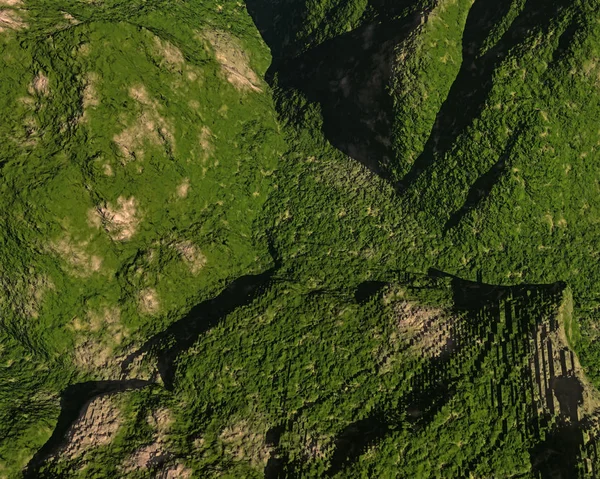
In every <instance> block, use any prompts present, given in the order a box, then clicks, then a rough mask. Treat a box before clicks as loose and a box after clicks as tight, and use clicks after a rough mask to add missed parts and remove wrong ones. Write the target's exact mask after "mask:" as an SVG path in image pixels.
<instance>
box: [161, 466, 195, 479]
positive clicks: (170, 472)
mask: <svg viewBox="0 0 600 479" xmlns="http://www.w3.org/2000/svg"><path fill="white" fill-rule="evenodd" d="M192 472H193V471H192V470H191V469H189V468H187V467H185V466H184V465H183V464H175V465H173V466H169V467H167V468H166V469H163V470H162V471H160V472H159V473H158V474H157V475H156V479H188V478H190V477H192Z"/></svg>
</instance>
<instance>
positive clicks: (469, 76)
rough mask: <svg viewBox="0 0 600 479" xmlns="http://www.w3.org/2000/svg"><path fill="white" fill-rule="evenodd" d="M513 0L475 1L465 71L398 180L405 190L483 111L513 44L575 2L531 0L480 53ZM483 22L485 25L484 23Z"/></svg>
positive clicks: (466, 36) (466, 40) (565, 41)
mask: <svg viewBox="0 0 600 479" xmlns="http://www.w3.org/2000/svg"><path fill="white" fill-rule="evenodd" d="M511 3H512V0H502V1H500V2H496V3H495V4H494V5H493V7H495V9H494V8H490V4H489V2H486V1H485V0H476V2H475V3H474V4H473V6H472V7H471V10H470V12H469V16H468V18H467V23H466V25H465V31H464V34H463V62H462V66H461V69H460V72H459V74H458V76H457V77H456V79H455V81H454V83H453V85H452V88H451V89H450V92H449V94H448V97H447V98H446V101H445V102H444V104H443V105H442V107H441V109H440V111H439V112H438V115H437V118H436V121H435V124H434V127H433V130H432V131H431V134H430V136H429V140H428V141H427V143H426V145H425V147H424V150H423V152H422V153H421V155H420V156H419V157H418V158H417V159H416V161H415V162H414V164H413V166H412V167H411V169H410V171H409V172H408V173H407V174H406V175H405V176H404V178H402V180H400V182H399V184H398V187H399V189H400V190H401V191H404V190H405V189H407V188H409V187H410V186H411V185H413V184H414V183H415V181H416V180H417V178H418V177H419V176H420V175H421V173H422V172H423V171H425V170H426V169H427V168H428V167H429V166H431V165H432V164H433V163H434V162H435V161H436V159H437V158H443V157H444V155H445V154H446V153H448V152H449V151H450V149H451V147H452V145H453V144H454V142H455V141H456V139H457V137H458V136H459V135H460V134H461V133H462V132H463V131H464V130H465V129H466V128H467V127H468V126H469V125H471V124H472V123H473V120H474V119H475V118H477V117H478V116H479V115H480V114H481V112H482V110H483V108H484V107H485V101H486V98H487V97H488V95H489V93H490V91H491V89H492V87H493V76H494V71H495V69H496V68H497V66H498V65H499V64H500V62H502V61H503V59H504V58H506V56H507V55H508V54H509V52H510V51H511V50H512V49H513V48H515V47H517V46H518V45H520V44H521V43H522V42H523V41H524V40H525V39H526V38H527V37H528V36H529V35H530V34H531V28H530V26H531V25H535V26H536V27H537V28H539V29H542V30H544V29H547V28H548V27H549V26H550V25H551V22H552V20H553V19H555V18H556V16H557V15H558V14H559V13H560V12H561V11H562V9H565V8H568V7H569V6H570V5H571V4H572V2H571V1H570V0H558V1H557V2H552V4H548V2H546V1H544V0H526V3H525V5H524V7H523V9H522V11H521V12H520V13H519V15H518V16H517V18H515V19H514V21H513V22H512V23H511V25H510V26H509V27H508V29H507V30H506V31H505V32H504V34H503V35H502V37H501V38H500V39H498V40H497V41H496V42H495V44H494V46H493V47H491V48H489V49H488V50H487V51H485V52H484V53H481V51H482V48H483V42H484V41H485V40H486V38H487V35H488V34H489V33H490V30H489V29H490V26H493V25H495V24H496V23H497V22H499V21H500V20H502V18H503V17H504V16H505V15H506V13H507V12H508V9H509V8H510V5H511ZM484 21H485V22H486V24H485V25H482V22H484ZM576 30H577V29H576V28H574V27H573V28H569V29H567V32H566V35H565V36H563V38H561V42H560V45H559V48H558V52H557V53H556V55H560V54H561V53H562V52H564V50H565V48H566V45H568V44H569V43H570V41H571V40H572V38H573V36H574V35H575V32H576Z"/></svg>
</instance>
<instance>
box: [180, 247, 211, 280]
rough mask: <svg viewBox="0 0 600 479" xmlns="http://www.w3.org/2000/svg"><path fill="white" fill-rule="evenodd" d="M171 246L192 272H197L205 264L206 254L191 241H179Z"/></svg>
mask: <svg viewBox="0 0 600 479" xmlns="http://www.w3.org/2000/svg"><path fill="white" fill-rule="evenodd" d="M173 247H174V248H175V250H176V251H177V252H178V253H179V255H180V256H181V259H183V261H184V262H185V263H186V264H187V266H188V267H189V268H190V271H191V272H192V273H193V274H197V273H199V272H200V270H201V269H202V268H204V266H205V265H206V261H207V259H206V256H204V254H202V252H201V251H200V249H199V248H198V247H197V246H196V245H195V244H194V243H192V242H191V241H180V242H178V243H175V244H173Z"/></svg>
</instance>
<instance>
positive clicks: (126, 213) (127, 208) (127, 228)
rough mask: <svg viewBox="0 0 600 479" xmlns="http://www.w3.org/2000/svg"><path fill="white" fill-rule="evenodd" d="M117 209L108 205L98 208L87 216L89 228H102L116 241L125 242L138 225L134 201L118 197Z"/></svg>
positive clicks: (133, 199)
mask: <svg viewBox="0 0 600 479" xmlns="http://www.w3.org/2000/svg"><path fill="white" fill-rule="evenodd" d="M117 204H118V206H117V207H114V206H112V205H111V204H110V203H108V204H106V205H105V206H98V207H96V208H95V209H93V210H91V212H90V213H89V214H88V220H89V223H90V225H91V226H96V227H99V226H102V227H103V228H104V229H105V230H106V232H107V233H108V234H109V235H110V237H111V238H112V239H114V240H116V241H126V240H129V239H131V238H132V237H133V235H134V234H135V232H136V230H137V227H138V225H139V223H140V217H139V213H138V209H137V202H136V199H135V198H134V197H133V196H132V197H131V198H129V199H126V198H124V197H122V196H120V197H119V198H118V199H117Z"/></svg>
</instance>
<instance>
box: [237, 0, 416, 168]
mask: <svg viewBox="0 0 600 479" xmlns="http://www.w3.org/2000/svg"><path fill="white" fill-rule="evenodd" d="M368 3H369V5H368V8H366V9H365V12H368V13H365V16H364V17H363V21H362V25H361V26H360V27H358V28H356V29H355V30H353V31H351V32H347V33H343V34H340V35H337V36H335V37H334V38H330V39H327V40H324V41H322V42H321V43H320V44H318V45H317V43H318V42H315V41H314V40H315V38H312V37H311V36H310V35H309V36H308V37H306V38H302V39H301V40H299V43H298V44H297V45H292V44H293V43H294V41H295V40H296V37H297V35H298V34H299V33H300V32H301V31H302V30H303V28H305V27H306V25H305V22H306V19H307V15H308V12H307V9H308V7H307V5H306V2H304V1H283V2H275V3H274V2H270V1H268V0H247V2H246V4H247V8H248V12H249V13H250V14H251V16H252V18H253V20H254V22H255V24H256V26H257V28H258V29H259V31H260V32H261V34H262V36H263V39H264V40H265V42H266V43H267V45H268V46H269V47H270V48H271V51H272V54H273V64H272V65H271V68H270V69H269V72H268V73H267V81H268V82H269V83H270V84H271V85H275V84H276V85H277V86H278V87H279V88H282V89H283V90H288V91H290V92H291V91H293V90H297V91H299V92H301V93H302V94H303V95H304V96H306V98H307V99H308V100H309V102H311V103H317V104H319V105H320V107H321V111H322V114H323V132H324V135H325V137H326V138H327V140H328V141H329V142H330V143H331V144H332V145H333V146H334V147H336V148H337V149H339V150H340V151H342V152H343V153H345V154H347V155H348V156H350V157H352V158H353V159H355V160H357V161H359V162H361V163H362V164H364V165H366V166H367V167H368V168H369V169H371V170H372V171H374V172H376V173H377V174H379V175H381V176H383V177H387V176H388V174H387V168H386V165H389V164H390V162H392V161H393V151H392V139H391V135H392V131H391V129H392V123H393V108H392V98H391V96H390V95H389V94H388V91H387V87H388V86H389V84H390V79H391V75H392V67H393V65H394V63H395V61H394V57H395V52H394V49H395V47H396V46H397V45H398V44H399V43H400V42H401V41H402V40H404V39H405V38H407V36H408V35H409V34H410V33H411V32H412V31H413V30H414V29H415V28H416V27H417V26H418V25H419V24H420V23H421V21H422V18H423V13H424V12H416V9H417V7H418V5H419V4H420V3H422V2H419V1H418V0H397V1H393V0H370V1H369V2H368ZM346 7H347V5H340V6H339V7H337V8H338V9H344V8H346ZM357 8H358V7H357ZM411 12H412V13H411ZM334 13H335V12H330V14H331V15H334ZM331 15H330V17H331ZM334 16H335V15H334ZM331 18H333V17H331ZM323 21H324V24H323V25H321V26H320V27H318V28H317V29H316V30H317V31H326V30H328V29H329V26H328V25H327V24H326V22H327V21H328V19H324V20H323ZM307 43H308V44H313V45H315V46H313V47H311V48H309V49H308V51H306V48H305V44H307ZM282 113H284V114H285V115H290V116H292V117H293V116H294V115H295V114H296V115H298V114H299V112H289V111H286V112H282ZM300 117H301V115H300Z"/></svg>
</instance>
